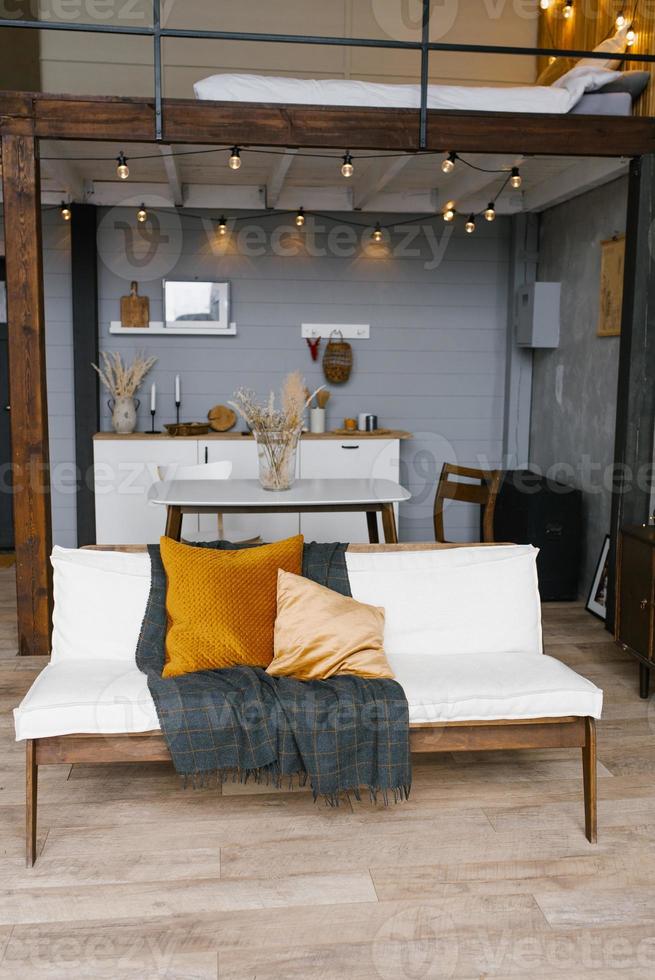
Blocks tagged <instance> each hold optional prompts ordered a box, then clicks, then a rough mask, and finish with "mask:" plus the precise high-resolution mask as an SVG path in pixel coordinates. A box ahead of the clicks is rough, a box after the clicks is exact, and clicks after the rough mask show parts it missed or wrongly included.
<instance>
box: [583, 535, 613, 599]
mask: <svg viewBox="0 0 655 980" xmlns="http://www.w3.org/2000/svg"><path fill="white" fill-rule="evenodd" d="M609 551H610V536H609V534H606V535H605V540H604V541H603V546H602V548H601V549H600V555H599V556H598V563H597V565H596V571H595V573H594V579H593V582H592V583H591V588H590V590H589V596H588V597H587V609H588V611H589V612H590V613H592V614H593V615H594V616H598V618H599V619H606V618H607V578H608V574H609Z"/></svg>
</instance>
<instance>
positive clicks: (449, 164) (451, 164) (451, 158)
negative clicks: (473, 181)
mask: <svg viewBox="0 0 655 980" xmlns="http://www.w3.org/2000/svg"><path fill="white" fill-rule="evenodd" d="M456 161H457V154H456V153H449V154H448V156H447V157H446V159H445V160H443V161H442V163H441V169H442V170H443V172H444V173H445V174H452V172H453V170H454V169H455V162H456Z"/></svg>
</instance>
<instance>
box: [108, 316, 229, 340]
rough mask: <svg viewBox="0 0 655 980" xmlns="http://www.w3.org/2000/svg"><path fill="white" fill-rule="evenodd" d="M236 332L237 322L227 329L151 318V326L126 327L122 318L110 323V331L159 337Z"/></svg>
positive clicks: (212, 335) (227, 335)
mask: <svg viewBox="0 0 655 980" xmlns="http://www.w3.org/2000/svg"><path fill="white" fill-rule="evenodd" d="M236 332H237V325H236V323H230V325H229V327H228V328H227V330H226V329H225V328H224V327H200V326H197V327H196V326H194V327H176V326H175V324H173V323H162V322H161V321H157V320H151V321H150V326H149V327H124V326H123V324H122V323H121V321H120V320H112V321H111V323H110V324H109V333H124V334H127V335H129V336H132V335H133V336H144V337H145V336H148V334H152V335H155V334H156V335H157V336H159V337H165V336H168V337H200V336H202V337H230V336H232V337H233V336H234V335H235V334H236Z"/></svg>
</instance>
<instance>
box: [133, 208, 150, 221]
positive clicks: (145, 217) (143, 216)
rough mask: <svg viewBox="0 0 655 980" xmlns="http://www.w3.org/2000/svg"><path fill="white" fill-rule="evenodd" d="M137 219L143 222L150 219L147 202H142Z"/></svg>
mask: <svg viewBox="0 0 655 980" xmlns="http://www.w3.org/2000/svg"><path fill="white" fill-rule="evenodd" d="M136 220H137V221H140V222H141V224H143V222H144V221H147V220H148V212H147V211H146V206H145V204H142V205H141V207H140V208H139V210H138V211H137V213H136Z"/></svg>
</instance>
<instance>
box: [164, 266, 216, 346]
mask: <svg viewBox="0 0 655 980" xmlns="http://www.w3.org/2000/svg"><path fill="white" fill-rule="evenodd" d="M162 285H163V292H164V324H165V327H167V328H173V329H175V331H176V332H178V331H182V330H188V331H189V333H194V332H196V331H202V330H207V331H209V330H211V332H212V333H230V332H234V330H233V329H231V324H230V284H229V282H200V281H198V280H180V279H164V280H163V284H162Z"/></svg>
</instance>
